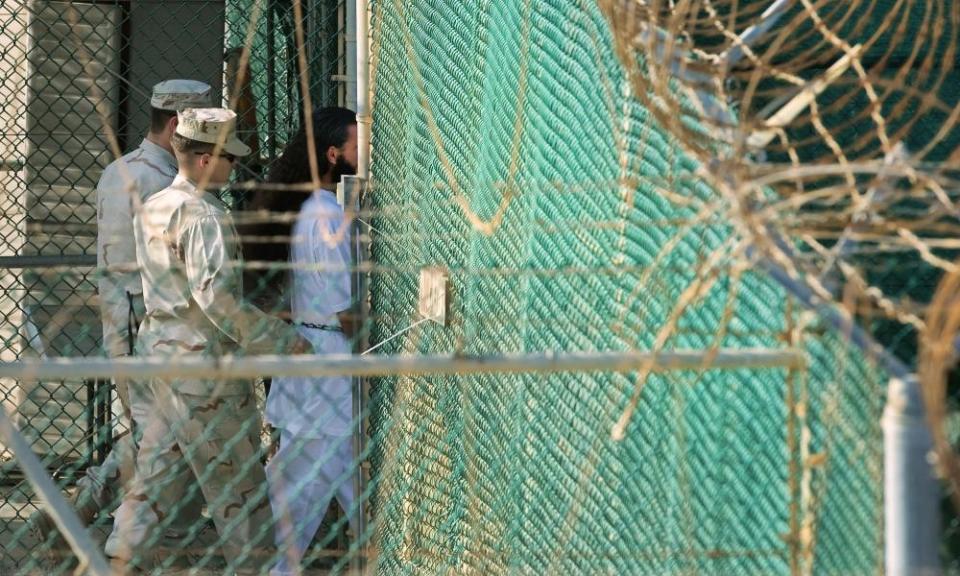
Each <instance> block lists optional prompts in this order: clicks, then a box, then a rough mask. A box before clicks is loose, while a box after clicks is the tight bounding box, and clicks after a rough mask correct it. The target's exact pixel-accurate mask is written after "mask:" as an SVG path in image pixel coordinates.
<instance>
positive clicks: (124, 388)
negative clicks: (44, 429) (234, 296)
mask: <svg viewBox="0 0 960 576" xmlns="http://www.w3.org/2000/svg"><path fill="white" fill-rule="evenodd" d="M176 174H177V160H176V158H174V157H173V154H171V153H170V152H168V151H167V150H165V149H164V148H162V147H160V146H159V145H157V144H155V143H153V142H151V141H150V140H147V139H144V141H143V142H142V143H141V144H140V147H139V148H137V149H136V150H134V151H133V152H131V153H129V154H127V155H125V156H123V157H122V158H121V159H120V160H116V161H114V162H112V163H110V164H109V165H108V166H107V168H106V169H105V170H104V171H103V174H102V175H101V177H100V181H99V183H98V184H97V265H98V267H99V268H100V269H101V270H105V271H106V272H105V273H104V274H103V276H101V278H100V279H99V282H98V288H99V294H100V314H101V318H102V322H103V343H104V349H105V350H106V352H107V354H108V355H109V356H110V357H113V358H115V357H119V356H127V355H130V354H131V353H132V352H133V350H132V343H133V339H134V338H135V337H136V331H137V324H138V323H139V319H141V318H143V315H144V306H143V287H142V282H141V279H140V273H139V271H138V270H137V268H136V262H137V258H136V248H135V244H134V241H133V213H134V211H135V209H136V207H138V206H139V205H140V204H141V203H142V202H144V201H146V200H147V199H148V198H149V197H150V196H151V195H153V194H155V193H156V192H159V191H160V190H163V189H164V188H166V187H167V186H169V185H170V183H171V182H172V181H173V178H174V177H175V176H176ZM115 385H116V389H117V395H118V396H119V397H120V401H121V404H122V406H123V413H122V414H121V420H122V421H123V424H124V425H125V426H126V427H127V429H128V430H131V431H132V430H134V423H135V422H143V421H144V420H145V418H146V416H147V414H149V413H150V412H151V411H152V407H151V406H150V405H149V404H148V403H146V402H145V401H143V394H142V393H138V391H137V390H128V387H129V388H136V387H138V386H143V384H138V383H135V382H127V381H123V380H117V381H115ZM131 391H132V392H133V394H132V396H133V401H131ZM134 442H135V438H134V436H133V435H132V434H126V435H124V436H122V437H120V439H119V440H118V441H117V443H116V444H115V445H114V449H113V450H112V451H111V452H110V454H109V455H108V456H107V458H106V459H105V461H104V463H103V464H102V465H101V466H93V467H90V468H88V469H87V472H86V475H85V476H84V478H82V479H80V480H79V481H78V485H79V486H80V489H81V491H84V492H86V494H87V495H88V497H89V498H90V499H92V501H93V503H94V504H95V508H98V509H112V507H113V506H114V505H115V501H116V494H115V493H114V492H115V489H116V487H117V486H118V484H119V485H126V484H127V483H129V482H130V480H131V479H132V476H133V460H134V457H135V455H136V447H135V444H134ZM173 448H174V445H172V444H171V445H168V446H164V447H157V453H156V455H155V457H157V458H172V459H179V455H178V453H176V452H175V451H174V450H173ZM190 480H191V475H190V474H189V470H186V469H183V473H182V474H180V475H179V476H178V477H177V478H176V479H174V480H173V481H174V482H175V483H177V484H178V485H185V484H186V483H187V482H189V481H190ZM81 504H82V503H81ZM94 512H95V510H94ZM83 515H84V516H89V515H90V514H88V513H84V514H83ZM84 520H86V521H90V520H92V518H84ZM184 520H185V521H187V522H190V523H192V522H194V521H195V520H196V518H189V519H187V518H185V519H184Z"/></svg>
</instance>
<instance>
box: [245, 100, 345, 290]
mask: <svg viewBox="0 0 960 576" xmlns="http://www.w3.org/2000/svg"><path fill="white" fill-rule="evenodd" d="M312 118H313V121H312V125H313V140H314V141H313V149H314V150H315V151H316V155H317V168H318V175H319V176H323V175H324V174H326V173H327V172H328V171H329V170H330V164H329V162H327V154H326V152H327V150H328V149H329V148H330V146H336V147H340V146H343V145H344V143H345V142H346V141H347V132H348V130H349V128H350V126H352V125H355V124H356V123H357V115H356V113H355V112H353V111H352V110H348V109H346V108H339V107H329V108H320V109H318V110H316V111H314V113H313V114H312ZM309 146H310V143H309V142H308V141H307V130H306V126H301V127H300V129H299V130H298V131H297V133H296V134H294V136H293V138H292V139H291V140H290V142H289V143H288V144H287V146H286V148H284V150H283V153H282V154H281V155H280V158H278V159H277V161H276V162H275V163H274V164H273V166H272V167H271V168H270V170H269V172H268V173H267V177H266V179H265V182H266V183H267V184H271V185H277V184H294V185H301V186H303V185H308V184H309V183H310V182H311V181H312V178H311V175H310V160H309V155H308V150H309ZM310 193H311V191H310V190H307V189H303V190H277V189H275V187H274V186H271V187H266V188H263V189H261V190H258V191H256V192H255V193H254V194H253V197H252V198H251V200H250V202H249V204H248V205H247V208H246V209H247V210H249V211H250V212H251V214H258V215H259V216H261V217H258V218H257V220H258V222H260V223H257V224H251V225H248V226H244V230H243V237H244V240H243V255H244V259H245V260H246V261H247V262H250V263H259V266H257V267H256V268H254V269H251V270H249V271H248V273H247V274H246V275H245V284H246V285H247V288H246V292H247V294H248V295H249V296H250V297H252V298H253V299H255V300H259V299H260V297H259V296H258V295H264V296H267V297H268V299H269V296H270V295H272V294H276V293H278V292H280V291H282V289H283V285H284V282H285V280H286V274H285V273H283V271H282V269H264V268H261V267H260V266H262V265H263V263H266V264H271V263H272V264H285V263H286V262H287V261H288V260H289V258H290V236H291V231H292V228H293V223H294V221H295V219H296V215H297V214H298V213H299V212H300V207H301V206H303V203H304V202H305V201H306V199H307V198H308V197H309V196H310ZM273 307H274V308H276V306H273Z"/></svg>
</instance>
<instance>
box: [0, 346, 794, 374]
mask: <svg viewBox="0 0 960 576" xmlns="http://www.w3.org/2000/svg"><path fill="white" fill-rule="evenodd" d="M805 366H806V356H805V354H804V351H803V350H800V349H795V348H780V349H764V348H721V349H719V350H672V351H668V352H659V353H653V352H648V351H642V350H633V351H628V352H549V353H542V354H505V355H490V356H456V355H449V356H447V355H423V356H418V355H390V356H379V355H376V354H371V355H368V356H358V355H353V354H319V355H302V356H274V355H270V356H237V357H235V356H223V357H219V358H201V357H179V358H169V357H156V356H152V357H151V356H147V357H136V358H93V357H90V358H50V359H48V360H40V359H30V358H24V359H21V360H17V361H15V362H0V378H20V379H24V380H66V379H70V380H77V379H80V378H111V377H112V378H138V379H143V378H156V379H161V380H162V379H170V378H209V379H218V380H219V379H233V378H256V377H258V376H271V377H276V376H297V377H308V378H309V377H317V376H389V375H401V374H402V375H423V374H481V373H516V372H544V373H546V372H594V371H595V372H632V371H635V370H639V369H641V368H644V369H649V370H650V371H652V372H669V371H672V370H736V369H742V368H803V367H805Z"/></svg>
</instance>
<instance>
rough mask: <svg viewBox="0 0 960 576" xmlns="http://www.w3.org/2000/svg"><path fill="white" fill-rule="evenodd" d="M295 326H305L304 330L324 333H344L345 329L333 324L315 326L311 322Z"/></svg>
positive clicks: (298, 323) (297, 323) (299, 323)
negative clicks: (309, 329)
mask: <svg viewBox="0 0 960 576" xmlns="http://www.w3.org/2000/svg"><path fill="white" fill-rule="evenodd" d="M294 324H296V325H297V326H303V327H304V328H313V329H314V330H323V331H324V332H343V328H341V327H340V326H333V325H332V324H313V323H310V322H294Z"/></svg>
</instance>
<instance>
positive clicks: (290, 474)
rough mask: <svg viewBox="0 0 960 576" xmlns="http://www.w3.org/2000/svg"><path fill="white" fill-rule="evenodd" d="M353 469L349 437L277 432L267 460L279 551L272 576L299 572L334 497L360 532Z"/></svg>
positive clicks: (355, 535)
mask: <svg viewBox="0 0 960 576" xmlns="http://www.w3.org/2000/svg"><path fill="white" fill-rule="evenodd" d="M355 474H356V466H355V465H354V455H353V438H352V437H351V436H321V437H304V436H299V437H298V436H293V435H290V434H288V433H287V431H285V430H281V431H280V450H279V451H277V454H276V455H275V456H274V457H273V458H272V459H271V460H270V462H269V463H268V464H267V482H268V483H269V485H270V505H271V506H272V508H273V517H274V520H275V522H276V526H275V530H276V539H277V556H278V562H277V564H276V566H275V567H274V568H273V570H271V571H270V574H271V576H287V575H290V574H299V573H300V572H301V570H302V566H300V563H301V561H302V559H303V556H304V554H305V553H306V550H307V547H308V546H309V545H310V542H311V541H312V540H313V537H314V536H315V535H316V533H317V529H318V528H319V527H320V523H321V522H322V521H323V517H324V515H325V514H326V511H327V507H328V506H329V505H330V500H331V499H332V498H333V497H334V496H336V497H337V501H338V502H340V506H341V507H342V508H343V510H344V512H345V513H346V514H347V515H348V517H349V521H350V528H351V531H352V532H353V534H354V537H357V536H358V528H359V527H358V526H357V525H356V514H355V511H354V510H353V503H354V476H355Z"/></svg>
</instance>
